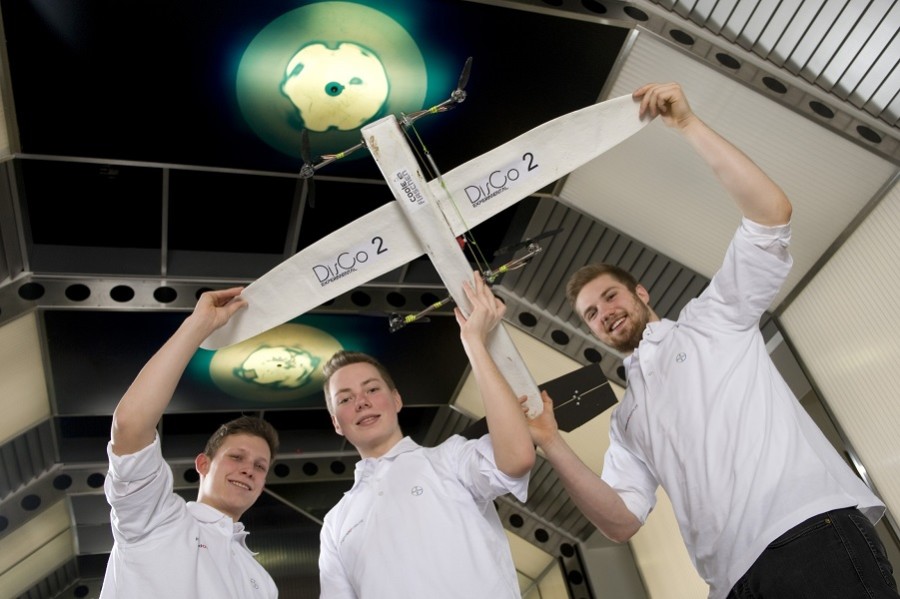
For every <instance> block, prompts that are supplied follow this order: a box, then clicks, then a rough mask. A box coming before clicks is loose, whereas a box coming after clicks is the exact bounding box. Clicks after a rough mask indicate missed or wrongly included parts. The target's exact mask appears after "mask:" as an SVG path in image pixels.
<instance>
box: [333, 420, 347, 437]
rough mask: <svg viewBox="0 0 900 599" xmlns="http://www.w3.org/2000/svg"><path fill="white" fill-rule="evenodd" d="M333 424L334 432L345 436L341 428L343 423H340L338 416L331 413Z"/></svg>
mask: <svg viewBox="0 0 900 599" xmlns="http://www.w3.org/2000/svg"><path fill="white" fill-rule="evenodd" d="M331 424H332V425H333V426H334V432H336V433H337V434H339V435H340V436H342V437H343V436H344V431H342V430H341V425H340V424H338V421H337V418H335V417H334V414H332V415H331Z"/></svg>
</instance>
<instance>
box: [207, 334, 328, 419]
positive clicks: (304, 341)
mask: <svg viewBox="0 0 900 599" xmlns="http://www.w3.org/2000/svg"><path fill="white" fill-rule="evenodd" d="M340 349H342V346H341V344H340V342H338V340H337V339H335V338H334V337H332V336H331V335H330V334H329V333H326V332H325V331H323V330H322V329H320V328H318V327H312V326H307V325H303V324H297V323H285V324H282V325H280V326H277V327H275V328H274V329H271V330H269V331H266V332H265V333H261V334H260V335H257V336H256V337H253V338H251V339H247V340H245V341H241V342H240V343H236V344H234V345H231V346H229V347H225V348H223V349H220V350H218V351H216V352H215V353H214V354H213V355H212V360H211V361H210V363H209V374H210V377H211V378H212V381H213V383H215V385H216V386H217V387H218V388H219V389H221V390H222V391H225V392H226V393H228V394H229V395H231V396H232V397H236V398H240V399H249V400H254V401H261V402H274V403H279V402H284V401H292V400H295V399H297V398H299V397H303V396H305V395H309V394H316V395H317V396H320V394H321V391H322V383H323V382H324V380H325V377H324V375H323V374H322V368H321V367H322V365H323V364H324V363H325V361H327V360H328V358H330V357H331V356H332V355H333V354H334V352H336V351H338V350H340Z"/></svg>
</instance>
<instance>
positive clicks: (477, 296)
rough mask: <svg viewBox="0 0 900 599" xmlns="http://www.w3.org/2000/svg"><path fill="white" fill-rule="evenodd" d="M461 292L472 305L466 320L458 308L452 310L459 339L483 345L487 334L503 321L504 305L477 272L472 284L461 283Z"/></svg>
mask: <svg viewBox="0 0 900 599" xmlns="http://www.w3.org/2000/svg"><path fill="white" fill-rule="evenodd" d="M463 290H464V291H465V293H466V297H467V298H469V303H471V304H472V313H471V314H469V317H468V318H466V317H465V316H463V313H462V311H461V310H460V309H459V307H456V308H454V309H453V313H454V314H455V315H456V322H457V323H459V330H460V337H461V338H462V340H463V342H469V341H478V342H480V343H484V342H485V340H486V339H487V336H488V333H490V332H491V331H492V330H493V329H494V327H496V326H497V324H498V323H499V322H500V321H501V320H503V315H504V314H505V313H506V304H504V303H503V302H502V301H501V300H500V299H499V298H498V297H497V296H495V295H494V293H493V291H491V287H490V285H488V284H487V283H485V282H484V280H483V279H482V278H481V273H479V272H477V271H476V272H475V281H474V283H471V284H470V283H469V282H468V281H466V282H465V283H463Z"/></svg>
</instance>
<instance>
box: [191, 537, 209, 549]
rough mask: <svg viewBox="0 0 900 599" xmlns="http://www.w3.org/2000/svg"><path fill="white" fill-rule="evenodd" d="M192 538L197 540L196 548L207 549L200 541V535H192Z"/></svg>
mask: <svg viewBox="0 0 900 599" xmlns="http://www.w3.org/2000/svg"><path fill="white" fill-rule="evenodd" d="M194 540H195V541H197V549H209V547H207V546H206V544H205V543H201V542H200V537H194Z"/></svg>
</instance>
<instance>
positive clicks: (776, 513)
mask: <svg viewBox="0 0 900 599" xmlns="http://www.w3.org/2000/svg"><path fill="white" fill-rule="evenodd" d="M634 96H635V98H636V99H639V100H640V111H641V113H642V114H645V113H647V114H650V115H652V116H657V115H659V116H661V117H662V119H663V121H664V122H665V124H667V125H668V126H670V127H674V128H675V129H676V130H678V131H679V132H680V133H681V134H682V135H683V136H684V138H685V139H686V140H687V141H688V143H689V144H690V145H691V146H692V147H693V149H694V150H695V151H696V152H697V153H698V154H699V155H700V156H701V157H702V158H703V159H704V160H705V161H706V162H707V163H708V164H709V165H710V167H711V168H712V170H713V172H714V173H715V175H716V176H717V177H718V179H719V181H720V182H721V183H722V185H723V186H724V188H725V189H726V191H727V192H728V193H729V194H730V195H731V196H732V198H733V199H734V200H735V202H736V203H737V205H738V208H739V209H740V211H741V213H742V220H741V224H740V227H739V228H738V230H737V232H736V234H735V236H734V239H733V240H732V242H731V245H730V246H729V248H728V251H727V252H726V256H725V260H724V263H723V265H722V268H721V269H720V270H719V272H717V273H716V274H715V276H714V277H713V278H712V280H711V282H710V284H709V285H708V286H707V288H706V289H705V290H704V291H703V292H702V293H701V294H700V296H699V297H697V298H695V299H693V300H691V301H690V302H689V303H688V304H687V305H686V306H685V308H684V309H683V310H682V312H681V314H680V315H679V317H678V320H677V321H672V320H667V319H665V320H661V319H660V318H659V317H658V316H657V315H656V313H655V312H654V311H653V309H652V308H651V307H650V296H649V293H648V292H647V290H646V289H645V288H644V287H643V286H641V285H640V284H639V283H638V282H637V281H636V280H635V279H634V277H632V276H631V275H630V274H629V273H627V272H625V271H623V270H622V269H619V268H617V267H615V266H612V265H604V264H592V265H588V266H585V267H583V268H582V269H580V270H579V271H577V272H576V273H575V274H574V275H573V276H572V277H571V279H570V280H569V283H568V285H567V296H568V298H569V301H570V302H571V303H572V305H573V307H574V308H575V310H576V311H577V312H578V314H579V315H580V316H581V317H582V319H583V320H584V322H585V323H586V324H587V326H588V328H590V330H591V331H592V332H593V333H594V335H595V336H596V337H597V338H599V339H600V340H601V341H603V342H604V343H605V344H607V345H609V346H610V347H613V348H615V349H617V350H618V351H620V352H623V353H625V354H628V355H627V357H626V358H625V361H624V365H625V369H626V380H627V389H626V392H625V395H624V397H623V398H622V401H621V403H620V404H619V405H618V406H617V407H616V409H615V411H614V413H613V416H612V419H611V423H610V447H609V450H608V451H607V453H606V456H605V459H604V465H603V471H602V474H601V475H600V476H597V475H596V474H595V473H594V472H592V471H591V470H590V469H589V468H587V466H585V464H584V463H583V462H582V461H581V460H580V459H579V458H578V456H577V455H576V454H575V453H574V452H573V451H572V450H571V448H569V447H568V445H567V444H566V443H565V441H564V440H563V438H562V437H561V435H560V434H559V431H558V428H557V426H556V422H555V420H554V419H553V409H552V401H551V400H550V399H549V398H548V397H546V396H545V398H544V402H545V406H544V411H543V413H542V414H541V415H540V416H539V417H538V418H536V419H535V420H533V421H532V422H531V425H532V434H533V436H534V439H535V442H536V443H537V444H538V446H539V447H541V448H542V450H543V452H544V454H545V455H546V457H547V459H548V460H549V461H550V463H551V464H552V465H553V467H554V468H555V470H556V472H557V473H558V475H559V477H560V480H561V481H562V482H563V484H564V485H565V486H566V488H567V489H568V491H569V493H570V495H571V497H572V499H573V501H575V503H576V504H577V505H578V506H579V508H580V509H581V510H582V511H583V512H584V514H585V515H586V516H587V517H588V518H589V519H590V520H591V521H592V522H593V523H594V524H595V525H596V526H597V527H598V528H599V529H600V531H601V532H603V533H604V534H605V535H606V536H607V537H609V538H610V539H612V540H615V541H618V542H625V541H627V540H628V539H630V538H631V537H632V535H634V534H635V533H636V532H637V531H638V529H639V528H640V527H641V526H642V525H643V523H644V521H645V519H646V518H647V516H648V515H649V513H650V511H651V510H652V509H653V507H654V505H655V501H656V495H655V493H656V489H657V487H658V486H660V485H661V486H662V487H663V488H664V489H665V491H666V493H667V494H668V496H669V497H670V499H671V500H672V505H673V508H674V510H675V515H676V518H677V520H678V524H679V527H680V529H681V534H682V537H683V539H684V542H685V545H686V546H687V549H688V553H689V554H690V557H691V559H692V561H693V563H694V566H695V567H696V568H697V570H698V572H699V573H700V575H701V576H702V577H703V578H704V580H705V581H706V582H707V583H708V584H709V585H710V591H709V597H710V599H724V598H726V597H727V598H728V599H751V598H752V599H798V598H803V597H809V598H816V599H824V598H829V597H834V598H835V599H837V598H840V599H850V598H856V597H859V598H863V597H866V598H869V599H874V598H888V597H891V598H896V597H897V596H898V595H897V591H896V589H897V585H896V582H895V580H894V578H893V576H892V567H891V564H890V563H889V562H888V560H887V557H886V555H885V552H884V547H883V545H882V544H881V542H880V540H879V539H878V537H877V534H876V533H875V530H874V528H873V524H874V523H875V522H877V521H878V519H879V518H880V517H881V516H882V514H883V513H884V504H883V503H882V502H881V501H880V500H879V499H878V498H877V497H876V496H875V495H874V494H873V493H872V491H871V490H870V489H869V488H868V487H867V486H866V485H865V484H864V483H863V481H862V480H861V479H860V478H859V477H858V476H856V474H855V473H854V472H853V471H852V470H851V469H850V468H849V466H848V465H847V464H846V463H845V462H844V460H843V459H842V458H841V456H840V455H839V454H838V453H837V452H836V451H835V449H834V448H833V447H832V446H831V444H830V443H829V442H828V440H827V439H826V438H825V436H824V435H823V434H822V433H821V431H820V430H819V429H818V427H817V426H816V425H815V423H814V422H813V421H812V419H811V418H810V417H809V416H808V415H807V413H806V412H805V410H804V409H803V407H802V406H801V405H800V403H799V402H798V401H797V399H796V397H794V395H793V393H792V392H791V390H790V389H789V388H788V386H787V384H786V383H785V382H784V380H783V379H782V378H781V376H780V375H779V373H778V371H777V370H776V368H775V365H774V364H773V363H772V361H771V359H770V358H769V355H768V352H767V351H766V347H765V341H764V339H763V337H762V334H761V333H760V330H759V319H760V317H761V316H762V314H763V312H764V311H765V310H766V309H767V308H768V307H769V304H770V303H771V302H772V300H773V299H774V297H775V296H776V294H777V293H778V291H779V289H780V287H781V285H782V284H783V282H784V280H785V278H786V277H787V274H788V271H789V270H790V267H791V264H792V260H791V256H790V254H789V252H788V245H789V242H790V218H791V204H790V202H789V201H788V199H787V197H786V196H785V194H784V193H783V192H782V190H781V189H780V188H779V187H778V186H777V185H776V184H775V183H774V182H773V181H772V180H771V179H769V177H768V176H766V175H765V173H763V172H762V170H760V169H759V167H758V166H757V165H756V164H754V163H753V162H752V161H751V160H750V159H749V158H748V157H747V156H746V155H744V154H743V153H742V152H740V151H739V150H738V149H737V148H735V147H734V146H733V145H732V144H730V143H729V142H728V141H726V140H725V139H723V138H722V137H720V136H719V135H718V134H717V133H715V132H714V131H713V130H712V129H711V128H709V127H708V126H707V125H706V124H705V123H703V122H702V121H701V120H700V119H699V118H698V117H697V116H696V115H695V114H694V113H693V112H692V110H691V108H690V106H689V105H688V103H687V99H686V97H685V95H684V92H683V91H682V89H681V87H680V86H679V85H677V84H675V83H668V84H649V85H645V86H643V87H641V88H639V89H638V90H636V91H635V93H634Z"/></svg>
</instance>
